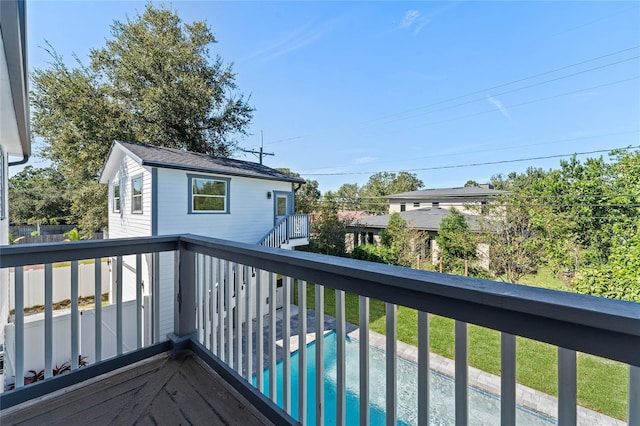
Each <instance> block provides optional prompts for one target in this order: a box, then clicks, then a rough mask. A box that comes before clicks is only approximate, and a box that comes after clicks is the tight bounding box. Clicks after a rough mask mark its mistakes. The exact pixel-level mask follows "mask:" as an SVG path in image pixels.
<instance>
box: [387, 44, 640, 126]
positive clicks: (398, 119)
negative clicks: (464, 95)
mask: <svg viewBox="0 0 640 426" xmlns="http://www.w3.org/2000/svg"><path fill="white" fill-rule="evenodd" d="M638 58H640V56H634V57H631V58H627V59H623V60H620V61H617V62H611V63H609V64H605V65H600V66H597V67H594V68H589V69H586V70H582V71H578V72H575V73H573V74H567V75H564V76H561V77H557V78H553V79H551V80H546V81H542V82H539V83H535V84H530V85H528V86H523V87H518V88H515V89H511V90H507V91H505V92H500V93H496V94H494V95H492V96H502V95H508V94H510V93H515V92H519V91H520V90H525V89H530V88H532V87H537V86H542V85H544V84H547V83H552V82H554V81H558V80H563V79H565V78H570V77H575V76H577V75H580V74H585V73H587V72H592V71H597V70H600V69H603V68H607V67H610V66H613V65H618V64H621V63H624V62H628V61H632V60H635V59H638ZM484 100H486V97H480V98H475V99H471V100H468V101H465V102H461V103H458V104H454V105H449V106H447V107H443V108H438V109H433V110H429V111H424V112H422V113H420V114H415V115H410V116H407V117H401V118H397V119H395V120H390V121H384V122H382V124H391V123H395V122H398V121H402V120H409V119H411V118H417V117H421V116H423V115H426V114H433V113H436V112H442V111H446V110H449V109H453V108H458V107H461V106H464V105H469V104H472V103H474V102H479V101H484ZM491 111H494V109H492V110H491Z"/></svg>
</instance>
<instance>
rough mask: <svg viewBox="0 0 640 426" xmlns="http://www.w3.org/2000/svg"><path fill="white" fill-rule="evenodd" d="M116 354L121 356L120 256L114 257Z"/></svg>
mask: <svg viewBox="0 0 640 426" xmlns="http://www.w3.org/2000/svg"><path fill="white" fill-rule="evenodd" d="M116 354H117V355H122V256H118V257H116Z"/></svg>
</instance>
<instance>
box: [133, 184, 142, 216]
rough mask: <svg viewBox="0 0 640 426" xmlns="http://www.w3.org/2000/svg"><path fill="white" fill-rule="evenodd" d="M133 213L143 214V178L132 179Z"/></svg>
mask: <svg viewBox="0 0 640 426" xmlns="http://www.w3.org/2000/svg"><path fill="white" fill-rule="evenodd" d="M131 213H142V176H138V177H135V178H133V179H131Z"/></svg>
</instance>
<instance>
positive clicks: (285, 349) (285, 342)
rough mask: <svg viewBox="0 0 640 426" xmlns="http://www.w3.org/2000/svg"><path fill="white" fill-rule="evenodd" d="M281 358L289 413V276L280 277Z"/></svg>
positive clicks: (286, 408)
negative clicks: (281, 316)
mask: <svg viewBox="0 0 640 426" xmlns="http://www.w3.org/2000/svg"><path fill="white" fill-rule="evenodd" d="M282 293H283V294H282V307H283V309H282V311H283V314H284V315H283V316H284V319H283V330H282V359H283V365H282V366H283V367H284V377H283V382H284V387H283V389H282V390H283V401H284V404H283V405H284V411H286V412H287V413H289V414H291V277H282Z"/></svg>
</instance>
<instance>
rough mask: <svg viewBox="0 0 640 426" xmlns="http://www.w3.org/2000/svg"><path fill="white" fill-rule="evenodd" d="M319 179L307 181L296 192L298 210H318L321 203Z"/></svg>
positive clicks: (309, 211) (308, 212)
mask: <svg viewBox="0 0 640 426" xmlns="http://www.w3.org/2000/svg"><path fill="white" fill-rule="evenodd" d="M318 186H319V184H318V181H317V180H308V181H306V182H305V183H304V184H303V185H302V187H301V188H300V189H298V191H297V192H296V211H297V212H300V213H306V214H310V213H313V212H315V211H316V210H317V208H318V205H319V203H320V190H319V189H318Z"/></svg>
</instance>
